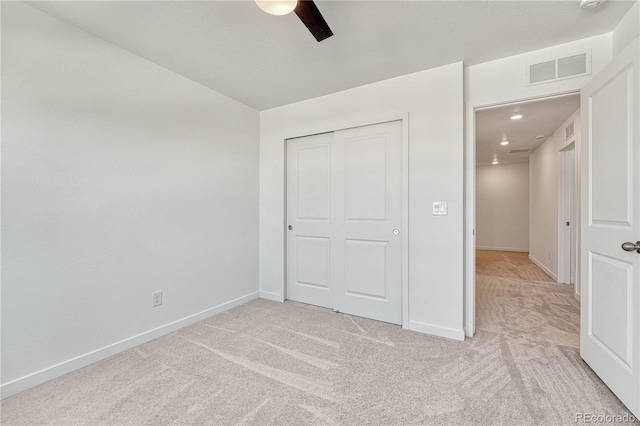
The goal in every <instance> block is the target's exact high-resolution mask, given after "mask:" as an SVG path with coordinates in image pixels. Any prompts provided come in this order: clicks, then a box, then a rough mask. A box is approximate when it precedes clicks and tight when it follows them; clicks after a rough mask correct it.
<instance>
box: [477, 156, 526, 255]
mask: <svg viewBox="0 0 640 426" xmlns="http://www.w3.org/2000/svg"><path fill="white" fill-rule="evenodd" d="M476 174H477V176H476V248H477V249H479V250H506V251H522V252H528V251H529V163H521V164H504V165H502V164H501V165H495V166H482V167H478V168H477V169H476Z"/></svg>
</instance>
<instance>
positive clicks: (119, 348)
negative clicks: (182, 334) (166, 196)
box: [0, 292, 258, 399]
mask: <svg viewBox="0 0 640 426" xmlns="http://www.w3.org/2000/svg"><path fill="white" fill-rule="evenodd" d="M257 298H258V292H253V293H249V294H247V295H245V296H241V297H238V298H237V299H233V300H230V301H228V302H225V303H222V304H220V305H217V306H213V307H211V308H209V309H205V310H204V311H201V312H198V313H195V314H193V315H189V316H186V317H184V318H181V319H179V320H176V321H173V322H170V323H168V324H165V325H162V326H160V327H157V328H154V329H152V330H148V331H145V332H143V333H140V334H137V335H135V336H131V337H129V338H126V339H124V340H121V341H119V342H115V343H112V344H110V345H107V346H104V347H102V348H99V349H96V350H94V351H91V352H88V353H86V354H83V355H80V356H77V357H75V358H71V359H68V360H66V361H63V362H60V363H58V364H56V365H52V366H50V367H47V368H44V369H42V370H40V371H36V372H34V373H31V374H28V375H26V376H23V377H20V378H17V379H15V380H12V381H10V382H7V383H4V384H3V385H2V386H0V394H1V395H2V398H3V399H4V398H7V397H9V396H12V395H15V394H17V393H19V392H22V391H24V390H27V389H29V388H31V387H33V386H37V385H39V384H42V383H45V382H48V381H49V380H52V379H55V378H56V377H60V376H62V375H64V374H67V373H70V372H72V371H74V370H78V369H80V368H82V367H86V366H87V365H90V364H93V363H95V362H98V361H101V360H103V359H105V358H108V357H110V356H113V355H116V354H118V353H120V352H124V351H126V350H127V349H131V348H134V347H136V346H139V345H141V344H143V343H146V342H150V341H151V340H154V339H157V338H158V337H162V336H165V335H167V334H169V333H172V332H174V331H176V330H179V329H181V328H183V327H186V326H188V325H191V324H195V323H196V322H199V321H202V320H204V319H207V318H209V317H212V316H214V315H217V314H219V313H221V312H224V311H227V310H229V309H232V308H235V307H237V306H240V305H243V304H245V303H247V302H250V301H252V300H254V299H257Z"/></svg>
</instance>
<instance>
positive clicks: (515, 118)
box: [511, 114, 522, 120]
mask: <svg viewBox="0 0 640 426" xmlns="http://www.w3.org/2000/svg"><path fill="white" fill-rule="evenodd" d="M521 118H522V114H514V115H512V116H511V119H512V120H520V119H521Z"/></svg>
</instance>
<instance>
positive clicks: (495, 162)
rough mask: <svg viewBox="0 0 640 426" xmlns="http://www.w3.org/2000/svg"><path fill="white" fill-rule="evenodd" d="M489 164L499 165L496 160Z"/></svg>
mask: <svg viewBox="0 0 640 426" xmlns="http://www.w3.org/2000/svg"><path fill="white" fill-rule="evenodd" d="M491 164H499V163H498V160H493V162H492V163H491Z"/></svg>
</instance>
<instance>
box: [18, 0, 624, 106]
mask: <svg viewBox="0 0 640 426" xmlns="http://www.w3.org/2000/svg"><path fill="white" fill-rule="evenodd" d="M29 4H31V5H32V6H34V7H36V8H38V9H40V10H43V11H45V12H47V13H49V14H51V15H53V16H56V17H58V18H60V19H62V20H63V21H66V22H68V23H71V24H73V25H75V26H77V27H79V28H82V29H84V30H86V31H88V32H90V33H93V34H95V35H97V36H99V37H101V38H103V39H104V40H107V41H109V42H111V43H113V44H115V45H117V46H120V47H122V48H124V49H127V50H129V51H131V52H133V53H136V54H138V55H140V56H142V57H144V58H147V59H149V60H151V61H153V62H155V63H157V64H159V65H162V66H163V67H165V68H168V69H170V70H172V71H175V72H177V73H179V74H181V75H183V76H185V77H187V78H190V79H192V80H194V81H196V82H198V83H200V84H202V85H204V86H207V87H209V88H211V89H214V90H216V91H218V92H221V93H223V94H225V95H227V96H229V97H231V98H234V99H236V100H238V101H240V102H243V103H245V104H247V105H250V106H252V107H254V108H257V109H260V110H263V109H268V108H272V107H275V106H279V105H284V104H289V103H292V102H296V101H301V100H304V99H309V98H312V97H317V96H321V95H325V94H329V93H333V92H337V91H340V90H344V89H348V88H351V87H356V86H360V85H363V84H367V83H371V82H374V81H379V80H383V79H386V78H391V77H396V76H399V75H403V74H408V73H411V72H416V71H420V70H424V69H428V68H433V67H436V66H439V65H444V64H449V63H453V62H457V61H465V63H466V64H476V63H480V62H485V61H488V60H492V59H497V58H501V57H506V56H510V55H513V54H517V53H522V52H527V51H531V50H535V49H540V48H544V47H547V46H551V45H555V44H560V43H564V42H568V41H572V40H577V39H581V38H584V37H588V36H593V35H598V34H603V33H607V32H610V31H612V30H613V28H614V27H615V24H616V23H617V22H618V21H619V20H620V19H621V18H622V16H623V15H624V14H625V13H626V11H627V10H628V9H629V8H630V7H631V4H632V2H628V1H611V0H610V1H608V2H606V3H605V4H604V5H602V6H601V7H599V8H597V9H592V10H585V9H580V8H579V7H578V1H577V0H570V1H539V0H538V1H486V0H480V1H452V0H450V1H316V4H317V5H318V8H319V9H320V11H321V12H322V14H323V15H324V17H325V19H326V20H327V22H328V23H329V25H330V27H331V28H332V30H333V32H334V34H335V35H334V36H333V37H331V38H329V39H327V40H325V41H323V42H321V43H318V42H316V41H315V39H314V38H313V37H312V36H311V34H310V33H309V32H308V31H307V29H306V28H305V27H304V25H303V24H302V22H300V20H299V19H298V18H297V16H296V15H295V14H290V15H286V16H271V15H268V14H266V13H264V12H262V11H261V10H260V9H259V8H258V7H257V6H256V4H255V3H254V2H253V1H246V0H245V1H106V2H105V1H71V2H68V1H41V2H29Z"/></svg>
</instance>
